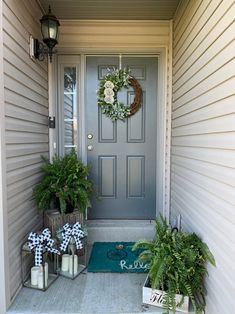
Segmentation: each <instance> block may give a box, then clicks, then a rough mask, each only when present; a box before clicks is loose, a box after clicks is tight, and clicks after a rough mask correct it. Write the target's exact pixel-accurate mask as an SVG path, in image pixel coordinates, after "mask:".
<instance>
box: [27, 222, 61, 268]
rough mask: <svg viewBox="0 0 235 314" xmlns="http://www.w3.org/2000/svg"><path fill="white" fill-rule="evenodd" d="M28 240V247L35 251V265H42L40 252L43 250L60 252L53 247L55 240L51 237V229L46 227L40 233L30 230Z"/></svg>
mask: <svg viewBox="0 0 235 314" xmlns="http://www.w3.org/2000/svg"><path fill="white" fill-rule="evenodd" d="M28 241H29V242H28V247H29V248H30V250H31V251H34V252H35V266H41V265H42V254H43V252H45V251H48V252H51V253H55V254H60V252H59V251H58V250H57V249H56V248H54V247H53V246H54V244H55V241H54V240H53V239H52V238H51V231H50V230H49V229H48V228H46V229H44V230H43V231H42V233H41V234H37V233H36V232H30V234H29V236H28Z"/></svg>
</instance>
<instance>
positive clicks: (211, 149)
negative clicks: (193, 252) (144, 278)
mask: <svg viewBox="0 0 235 314" xmlns="http://www.w3.org/2000/svg"><path fill="white" fill-rule="evenodd" d="M234 16H235V3H234V0H226V1H220V0H212V1H211V0H203V1H194V0H186V1H181V5H180V6H179V8H178V10H177V13H176V15H175V18H174V26H173V34H174V39H173V106H172V155H171V213H172V216H176V215H178V214H179V213H180V214H181V215H182V227H183V229H186V230H187V229H189V230H190V231H194V232H196V233H197V234H199V235H200V236H201V237H202V239H203V240H204V241H205V242H206V243H207V244H208V246H209V248H210V249H211V251H212V252H213V254H214V256H215V259H216V262H217V267H216V268H213V267H211V266H209V268H208V269H209V277H208V278H207V280H206V287H207V290H208V296H207V308H206V313H208V314H214V313H224V314H231V313H234V309H235V299H234V291H235V264H234V260H235V245H234V244H235V242H234V238H235V189H234V187H235V55H234V52H235V22H234Z"/></svg>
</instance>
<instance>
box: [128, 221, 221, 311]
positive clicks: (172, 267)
mask: <svg viewBox="0 0 235 314" xmlns="http://www.w3.org/2000/svg"><path fill="white" fill-rule="evenodd" d="M136 249H144V250H143V252H142V253H141V254H140V256H139V259H140V260H141V261H145V262H148V263H149V264H150V268H149V274H148V277H147V280H146V282H145V286H144V287H143V297H144V300H143V303H146V304H150V305H157V306H160V307H163V308H165V309H166V310H167V311H166V313H170V310H171V311H173V313H175V312H176V310H177V311H182V312H187V311H188V299H190V300H191V302H192V304H193V307H194V310H195V312H196V313H197V314H199V313H202V312H203V310H204V308H205V290H204V287H203V279H204V276H205V275H206V274H207V269H206V263H207V262H209V263H211V264H212V265H214V266H215V260H214V257H213V255H212V253H211V252H210V250H209V248H208V246H207V245H206V244H205V243H204V242H202V240H201V239H200V238H199V237H198V236H197V235H196V234H194V233H186V232H182V231H179V232H178V231H177V230H172V229H171V228H170V227H169V226H168V224H167V223H166V220H165V219H164V218H163V217H162V216H161V217H160V218H159V219H157V220H156V236H155V239H154V240H152V241H148V240H140V241H138V242H136V243H135V245H134V247H133V250H136ZM185 301H186V304H185Z"/></svg>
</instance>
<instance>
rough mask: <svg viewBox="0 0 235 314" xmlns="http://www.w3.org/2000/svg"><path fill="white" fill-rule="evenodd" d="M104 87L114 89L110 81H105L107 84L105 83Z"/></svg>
mask: <svg viewBox="0 0 235 314" xmlns="http://www.w3.org/2000/svg"><path fill="white" fill-rule="evenodd" d="M104 87H105V88H111V89H113V88H114V84H113V82H111V81H107V82H105V84H104Z"/></svg>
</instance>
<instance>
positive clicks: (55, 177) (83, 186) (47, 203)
mask: <svg viewBox="0 0 235 314" xmlns="http://www.w3.org/2000/svg"><path fill="white" fill-rule="evenodd" d="M42 159H43V161H44V163H43V166H42V172H43V177H42V180H41V181H40V182H39V184H38V185H37V186H36V187H35V188H34V190H33V197H34V198H35V201H36V204H37V206H38V208H39V209H40V210H46V209H49V208H50V207H51V204H52V203H53V202H54V203H55V202H57V203H58V206H59V209H60V211H61V213H62V214H64V213H66V212H67V210H68V207H72V208H79V209H80V210H81V211H82V212H84V211H85V209H86V208H87V207H91V202H90V198H91V194H92V183H91V181H90V180H88V179H87V176H88V174H89V168H88V167H87V166H85V165H84V164H83V163H82V161H81V160H79V159H78V158H77V154H76V151H75V149H72V150H71V152H70V153H69V154H67V155H65V156H64V157H60V156H55V157H53V160H52V162H50V161H49V160H48V159H47V158H45V157H42Z"/></svg>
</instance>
